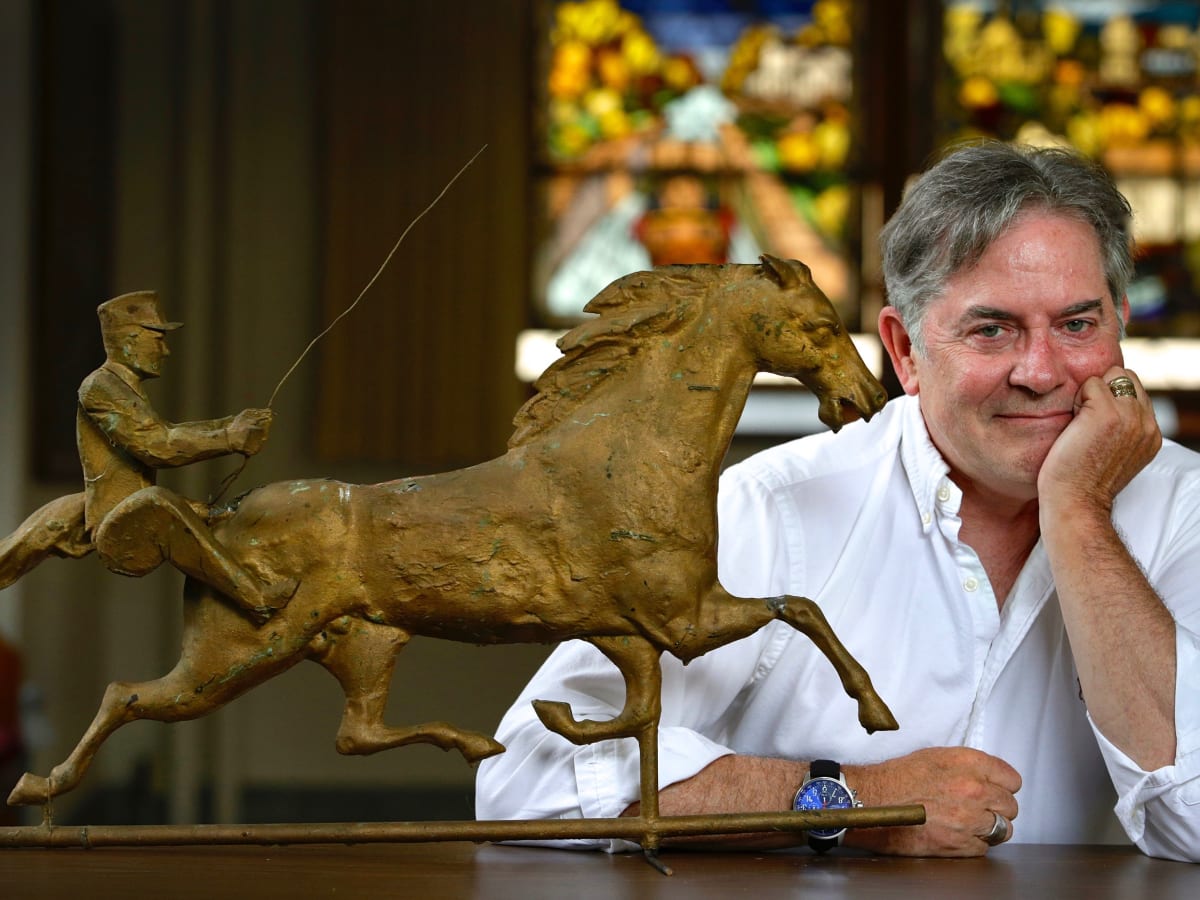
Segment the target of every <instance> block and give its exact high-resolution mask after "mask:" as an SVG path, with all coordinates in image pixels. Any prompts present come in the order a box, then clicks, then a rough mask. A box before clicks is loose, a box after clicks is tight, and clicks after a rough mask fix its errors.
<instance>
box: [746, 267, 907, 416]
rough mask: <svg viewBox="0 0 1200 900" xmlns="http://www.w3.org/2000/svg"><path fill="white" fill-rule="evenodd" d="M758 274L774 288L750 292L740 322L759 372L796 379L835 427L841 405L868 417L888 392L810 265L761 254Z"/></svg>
mask: <svg viewBox="0 0 1200 900" xmlns="http://www.w3.org/2000/svg"><path fill="white" fill-rule="evenodd" d="M761 274H762V275H763V276H764V277H765V279H766V280H768V281H770V282H773V285H774V286H773V287H769V288H768V289H767V290H765V291H761V292H754V293H753V295H752V300H751V303H750V305H749V307H748V308H747V310H746V313H747V315H746V319H745V321H744V323H743V326H744V334H745V337H746V340H747V343H748V345H749V347H750V349H751V351H752V352H753V353H754V355H755V357H756V359H757V362H758V366H759V368H760V370H763V371H768V372H774V373H776V374H779V375H788V376H791V377H793V378H796V379H799V381H800V382H802V383H803V384H804V385H805V386H806V387H807V388H808V389H809V390H811V391H812V392H813V393H814V394H816V395H817V397H818V398H819V399H820V402H821V405H820V410H819V413H818V415H819V416H820V418H821V421H822V422H824V423H825V424H826V425H828V426H829V427H830V428H832V429H833V430H834V431H836V430H838V429H839V428H841V426H842V424H843V422H844V410H843V404H848V405H850V406H852V407H854V408H855V409H856V410H858V412H859V413H860V414H861V415H862V416H863V417H864V418H867V419H869V418H871V416H873V415H874V414H875V413H876V412H878V411H879V410H880V409H882V408H883V405H884V403H886V402H887V393H886V392H885V391H884V389H883V385H881V384H880V383H879V381H878V379H876V378H875V376H874V375H873V374H871V371H870V369H868V368H867V366H866V364H865V363H863V361H862V357H860V356H859V355H858V350H857V349H856V348H855V346H854V342H853V341H852V340H851V339H850V336H849V335H848V334H847V333H846V329H845V328H844V327H843V326H842V322H841V320H840V319H839V318H838V314H837V311H836V310H835V309H834V308H833V304H832V303H830V302H829V299H828V298H827V297H826V296H825V294H824V293H823V292H822V291H821V289H820V288H819V287H817V285H816V282H814V281H813V278H812V273H811V272H810V271H809V268H808V266H806V265H805V264H804V263H802V262H798V261H796V260H783V259H778V258H777V257H774V256H770V255H769V254H764V255H763V256H762V267H761Z"/></svg>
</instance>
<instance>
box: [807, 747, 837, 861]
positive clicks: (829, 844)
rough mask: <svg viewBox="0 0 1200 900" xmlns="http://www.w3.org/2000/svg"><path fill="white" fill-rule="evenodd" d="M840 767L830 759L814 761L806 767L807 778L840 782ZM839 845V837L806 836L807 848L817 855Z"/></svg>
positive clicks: (810, 834)
mask: <svg viewBox="0 0 1200 900" xmlns="http://www.w3.org/2000/svg"><path fill="white" fill-rule="evenodd" d="M841 777H842V767H841V765H840V764H839V763H836V762H834V761H833V760H832V759H814V760H813V761H812V762H811V763H809V766H808V778H809V780H810V781H811V780H812V779H814V778H832V779H834V780H835V781H838V780H841ZM840 843H841V838H840V836H839V837H821V836H819V835H814V834H812V833H811V832H810V833H809V835H808V846H810V847H812V848H813V849H814V850H816V851H817V852H818V853H825V852H826V851H828V850H832V849H833V848H834V847H836V846H837V845H838V844H840Z"/></svg>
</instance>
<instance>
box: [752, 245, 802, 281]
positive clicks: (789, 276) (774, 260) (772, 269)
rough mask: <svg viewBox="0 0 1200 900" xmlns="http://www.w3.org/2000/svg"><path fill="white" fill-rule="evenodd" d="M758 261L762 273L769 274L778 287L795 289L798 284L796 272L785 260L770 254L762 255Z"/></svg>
mask: <svg viewBox="0 0 1200 900" xmlns="http://www.w3.org/2000/svg"><path fill="white" fill-rule="evenodd" d="M759 259H761V260H762V264H763V271H764V272H768V273H770V274H771V275H772V276H773V277H774V278H775V280H776V281H778V282H779V286H780V287H785V288H789V287H795V286H796V285H798V284H799V283H800V279H799V278H798V277H797V276H796V270H795V269H793V268H792V267H791V266H790V265H789V264H788V263H787V262H786V261H785V260H782V259H780V258H779V257H777V256H772V255H771V254H770V253H764V254H763V255H762V256H760V257H759Z"/></svg>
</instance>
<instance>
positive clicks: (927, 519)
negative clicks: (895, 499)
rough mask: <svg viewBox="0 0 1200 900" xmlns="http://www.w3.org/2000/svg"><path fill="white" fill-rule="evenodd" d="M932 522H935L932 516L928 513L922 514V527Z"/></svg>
mask: <svg viewBox="0 0 1200 900" xmlns="http://www.w3.org/2000/svg"><path fill="white" fill-rule="evenodd" d="M932 521H933V516H931V515H930V514H929V513H927V512H923V513H921V524H922V525H928V524H929V523H930V522H932Z"/></svg>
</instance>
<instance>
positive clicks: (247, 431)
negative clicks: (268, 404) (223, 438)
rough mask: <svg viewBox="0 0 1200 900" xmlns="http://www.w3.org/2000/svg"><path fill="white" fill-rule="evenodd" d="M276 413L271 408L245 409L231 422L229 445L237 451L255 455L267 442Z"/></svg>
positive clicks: (245, 454)
mask: <svg viewBox="0 0 1200 900" xmlns="http://www.w3.org/2000/svg"><path fill="white" fill-rule="evenodd" d="M273 416H274V414H273V413H272V412H271V410H269V409H243V410H242V411H241V412H240V413H238V414H237V415H236V416H234V417H233V421H232V422H230V423H229V430H228V435H229V445H230V447H231V449H232V450H233V451H234V452H235V453H241V454H242V455H243V456H253V455H254V454H255V453H257V452H258V451H259V450H261V449H262V448H263V445H264V444H266V442H267V435H268V434H269V433H270V431H271V419H272V418H273Z"/></svg>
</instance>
